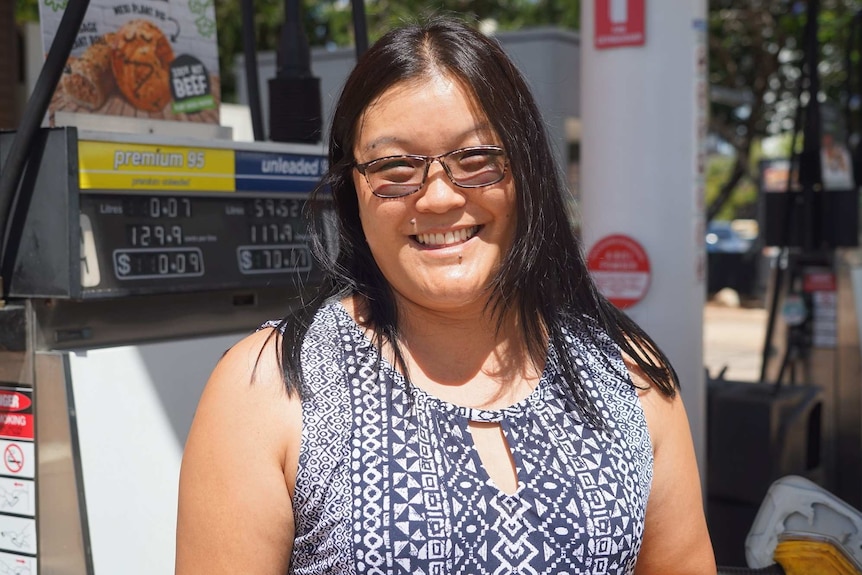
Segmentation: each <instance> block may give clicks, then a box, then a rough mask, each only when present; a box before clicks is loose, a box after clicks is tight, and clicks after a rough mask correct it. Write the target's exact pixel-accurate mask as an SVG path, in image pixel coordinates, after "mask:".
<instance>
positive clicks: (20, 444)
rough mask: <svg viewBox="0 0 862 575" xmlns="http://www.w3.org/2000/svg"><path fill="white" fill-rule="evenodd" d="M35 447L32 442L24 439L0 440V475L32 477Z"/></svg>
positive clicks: (34, 463)
mask: <svg viewBox="0 0 862 575" xmlns="http://www.w3.org/2000/svg"><path fill="white" fill-rule="evenodd" d="M34 451H35V449H34V448H33V444H32V443H28V442H24V441H6V440H0V452H2V454H3V465H2V466H0V475H14V476H15V477H24V478H26V479H34V477H35V472H36V457H35V455H34Z"/></svg>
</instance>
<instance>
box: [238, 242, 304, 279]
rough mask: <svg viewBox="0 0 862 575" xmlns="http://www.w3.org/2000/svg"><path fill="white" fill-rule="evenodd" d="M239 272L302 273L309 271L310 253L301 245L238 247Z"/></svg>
mask: <svg viewBox="0 0 862 575" xmlns="http://www.w3.org/2000/svg"><path fill="white" fill-rule="evenodd" d="M237 257H238V258H239V270H240V272H241V273H243V274H272V273H285V272H303V271H308V270H310V269H311V252H310V251H309V249H308V247H307V246H305V245H302V244H292V245H283V246H240V247H239V248H238V250H237Z"/></svg>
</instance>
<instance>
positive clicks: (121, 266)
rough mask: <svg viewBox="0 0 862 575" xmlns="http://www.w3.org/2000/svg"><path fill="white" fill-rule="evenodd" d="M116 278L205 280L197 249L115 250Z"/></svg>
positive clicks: (201, 258)
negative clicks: (186, 278)
mask: <svg viewBox="0 0 862 575" xmlns="http://www.w3.org/2000/svg"><path fill="white" fill-rule="evenodd" d="M114 274H115V275H116V277H117V279H119V280H141V279H152V278H181V277H195V276H202V275H204V260H203V254H202V253H201V250H200V249H198V248H164V249H160V248H152V249H148V248H138V249H125V250H114Z"/></svg>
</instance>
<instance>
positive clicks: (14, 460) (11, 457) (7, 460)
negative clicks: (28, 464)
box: [3, 443, 24, 473]
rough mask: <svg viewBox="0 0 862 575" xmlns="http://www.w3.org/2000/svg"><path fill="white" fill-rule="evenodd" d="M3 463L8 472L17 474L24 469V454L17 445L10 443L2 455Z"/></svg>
mask: <svg viewBox="0 0 862 575" xmlns="http://www.w3.org/2000/svg"><path fill="white" fill-rule="evenodd" d="M3 463H4V464H5V465H6V469H8V470H9V471H10V472H12V473H18V472H19V471H21V469H23V467H24V452H23V451H21V448H20V447H19V446H18V445H16V444H14V443H10V444H9V445H7V446H6V450H5V452H4V453H3Z"/></svg>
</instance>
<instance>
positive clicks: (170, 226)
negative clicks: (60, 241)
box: [78, 141, 326, 297]
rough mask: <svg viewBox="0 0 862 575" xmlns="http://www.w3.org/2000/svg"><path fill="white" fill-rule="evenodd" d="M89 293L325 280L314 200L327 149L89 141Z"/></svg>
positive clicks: (83, 148) (84, 235)
mask: <svg viewBox="0 0 862 575" xmlns="http://www.w3.org/2000/svg"><path fill="white" fill-rule="evenodd" d="M78 150H79V174H80V176H79V178H80V203H79V209H80V227H81V259H80V261H81V287H82V293H83V295H85V296H87V297H100V296H109V295H110V296H113V295H118V294H132V293H135V294H138V293H141V294H148V293H163V292H178V291H195V290H202V289H224V288H236V287H252V286H265V285H266V286H268V285H277V284H279V283H285V284H287V283H290V284H294V283H296V282H297V281H298V280H301V281H303V282H306V281H314V280H315V279H317V272H318V270H316V268H315V264H314V260H313V258H312V253H311V245H310V239H309V234H308V229H307V225H308V223H307V219H306V215H305V214H304V213H303V211H304V208H305V206H306V198H307V197H308V194H309V192H310V191H311V189H312V188H313V187H314V186H315V185H317V182H318V181H319V179H320V176H321V175H322V173H323V172H324V171H325V167H326V159H325V158H324V157H322V156H315V155H307V154H305V155H303V154H290V153H274V152H260V151H243V150H238V151H237V150H224V149H214V148H208V147H200V148H198V147H180V146H170V145H145V144H133V143H118V142H94V141H81V142H79V145H78Z"/></svg>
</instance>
